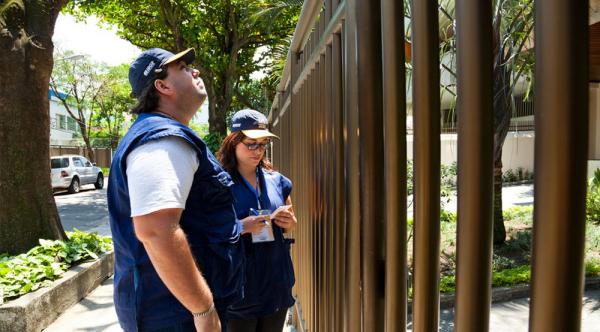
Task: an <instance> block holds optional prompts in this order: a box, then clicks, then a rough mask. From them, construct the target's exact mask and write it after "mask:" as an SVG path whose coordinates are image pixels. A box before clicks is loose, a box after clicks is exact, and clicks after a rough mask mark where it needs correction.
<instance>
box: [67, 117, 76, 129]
mask: <svg viewBox="0 0 600 332" xmlns="http://www.w3.org/2000/svg"><path fill="white" fill-rule="evenodd" d="M77 127H78V126H77V122H76V121H75V119H73V118H72V117H68V118H67V130H69V131H74V132H77Z"/></svg>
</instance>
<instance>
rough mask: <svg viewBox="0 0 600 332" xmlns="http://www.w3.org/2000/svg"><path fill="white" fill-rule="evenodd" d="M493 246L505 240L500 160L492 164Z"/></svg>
mask: <svg viewBox="0 0 600 332" xmlns="http://www.w3.org/2000/svg"><path fill="white" fill-rule="evenodd" d="M493 239H494V244H502V243H504V241H505V240H506V229H505V227H504V217H503V216H502V158H500V160H496V161H495V162H494V237H493Z"/></svg>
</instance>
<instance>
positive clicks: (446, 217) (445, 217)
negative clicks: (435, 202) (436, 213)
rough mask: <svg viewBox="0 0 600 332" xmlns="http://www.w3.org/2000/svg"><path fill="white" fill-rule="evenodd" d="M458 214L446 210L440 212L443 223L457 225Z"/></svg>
mask: <svg viewBox="0 0 600 332" xmlns="http://www.w3.org/2000/svg"><path fill="white" fill-rule="evenodd" d="M456 218H457V217H456V213H454V212H449V211H446V210H441V211H440V221H441V222H449V223H456Z"/></svg>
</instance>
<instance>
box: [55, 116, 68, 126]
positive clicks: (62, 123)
mask: <svg viewBox="0 0 600 332" xmlns="http://www.w3.org/2000/svg"><path fill="white" fill-rule="evenodd" d="M56 118H57V121H58V127H57V128H58V129H62V130H67V118H66V117H65V116H64V115H62V114H57V115H56Z"/></svg>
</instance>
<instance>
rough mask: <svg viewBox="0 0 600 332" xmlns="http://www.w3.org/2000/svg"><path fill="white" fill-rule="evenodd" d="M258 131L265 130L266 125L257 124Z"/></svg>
mask: <svg viewBox="0 0 600 332" xmlns="http://www.w3.org/2000/svg"><path fill="white" fill-rule="evenodd" d="M258 129H267V124H266V123H259V124H258Z"/></svg>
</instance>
